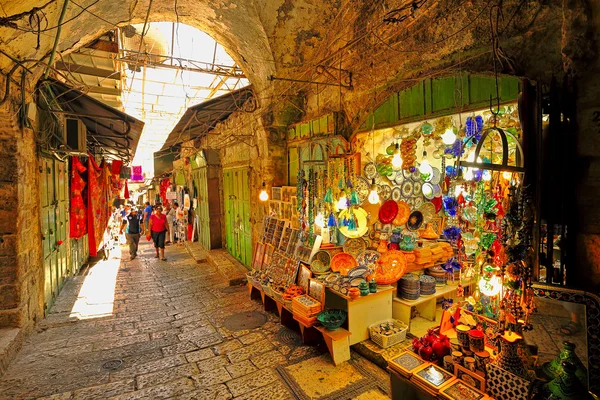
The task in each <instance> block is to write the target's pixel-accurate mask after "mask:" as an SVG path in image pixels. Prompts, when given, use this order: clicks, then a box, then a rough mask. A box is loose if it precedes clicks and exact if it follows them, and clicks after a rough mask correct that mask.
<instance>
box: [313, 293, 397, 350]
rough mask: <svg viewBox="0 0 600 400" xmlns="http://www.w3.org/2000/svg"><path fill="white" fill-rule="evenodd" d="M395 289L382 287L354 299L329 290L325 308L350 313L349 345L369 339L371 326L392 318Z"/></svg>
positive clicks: (348, 322)
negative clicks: (375, 291)
mask: <svg viewBox="0 0 600 400" xmlns="http://www.w3.org/2000/svg"><path fill="white" fill-rule="evenodd" d="M393 293H394V288H393V287H391V286H389V287H380V288H379V289H378V290H377V293H371V294H369V295H367V296H360V297H358V298H356V299H352V298H350V297H348V296H344V295H343V294H341V293H339V292H336V291H334V290H331V289H329V288H327V291H326V298H325V307H326V308H335V309H341V310H344V311H346V312H347V313H348V321H347V324H348V331H350V333H351V334H350V338H349V344H350V346H352V345H353V344H356V343H359V342H362V341H363V340H367V339H369V325H373V324H376V323H378V322H381V321H384V320H387V319H390V318H392V297H393Z"/></svg>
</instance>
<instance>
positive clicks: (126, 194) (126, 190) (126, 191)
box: [123, 179, 129, 199]
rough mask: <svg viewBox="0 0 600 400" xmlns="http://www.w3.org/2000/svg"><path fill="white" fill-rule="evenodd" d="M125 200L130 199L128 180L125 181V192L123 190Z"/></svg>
mask: <svg viewBox="0 0 600 400" xmlns="http://www.w3.org/2000/svg"><path fill="white" fill-rule="evenodd" d="M123 198H124V199H128V198H129V188H128V187H127V179H125V190H123Z"/></svg>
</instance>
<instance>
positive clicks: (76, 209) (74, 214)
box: [69, 157, 87, 239]
mask: <svg viewBox="0 0 600 400" xmlns="http://www.w3.org/2000/svg"><path fill="white" fill-rule="evenodd" d="M85 170H86V168H85V166H84V165H83V164H81V162H80V161H79V159H78V158H77V157H72V158H71V204H70V210H69V212H70V224H71V229H70V230H69V237H71V238H72V239H79V238H80V237H82V236H83V235H85V234H86V233H87V210H86V207H85V203H84V202H83V195H82V193H83V190H84V189H85V181H84V180H83V178H82V177H81V175H79V174H80V173H81V172H84V171H85Z"/></svg>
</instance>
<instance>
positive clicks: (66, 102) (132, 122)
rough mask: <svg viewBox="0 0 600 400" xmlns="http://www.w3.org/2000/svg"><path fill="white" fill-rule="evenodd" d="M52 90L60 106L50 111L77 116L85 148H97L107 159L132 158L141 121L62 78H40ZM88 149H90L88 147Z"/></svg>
mask: <svg viewBox="0 0 600 400" xmlns="http://www.w3.org/2000/svg"><path fill="white" fill-rule="evenodd" d="M44 84H46V88H47V89H49V90H51V91H52V94H53V95H54V97H55V99H56V100H57V101H58V103H59V104H60V106H61V108H62V110H56V109H51V110H50V112H54V113H61V114H64V115H66V116H72V117H77V118H79V119H80V120H81V121H82V122H83V123H84V124H85V126H86V128H87V145H88V149H90V150H92V149H94V150H98V149H101V150H100V151H101V152H102V154H103V155H104V156H105V157H106V158H108V159H120V160H123V162H125V163H127V162H130V161H131V160H133V156H134V155H135V151H136V148H137V145H138V141H139V140H140V135H141V134H142V130H143V129H144V123H143V122H142V121H140V120H138V119H136V118H134V117H132V116H130V115H128V114H125V113H124V112H121V111H119V110H117V109H115V108H112V107H110V106H108V105H106V104H104V103H102V102H100V101H98V100H96V99H94V98H92V97H90V96H88V95H86V94H84V93H82V92H80V91H79V90H77V89H74V88H71V87H69V86H67V85H65V84H64V83H62V82H59V81H56V80H53V79H48V80H46V81H44V82H42V85H44ZM91 152H92V153H93V152H94V151H91Z"/></svg>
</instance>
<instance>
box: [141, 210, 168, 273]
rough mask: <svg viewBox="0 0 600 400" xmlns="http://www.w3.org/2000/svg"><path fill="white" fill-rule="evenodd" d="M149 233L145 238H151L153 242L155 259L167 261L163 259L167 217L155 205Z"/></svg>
mask: <svg viewBox="0 0 600 400" xmlns="http://www.w3.org/2000/svg"><path fill="white" fill-rule="evenodd" d="M149 228H150V229H149V231H148V232H147V234H146V235H147V236H146V237H147V238H148V239H150V237H152V241H153V242H154V248H155V249H156V256H155V258H159V251H160V259H161V260H163V261H167V259H166V258H165V239H166V236H167V233H169V226H168V224H167V216H166V215H165V214H163V213H162V206H160V205H157V206H156V207H154V214H153V215H152V216H151V217H150V221H149Z"/></svg>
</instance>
